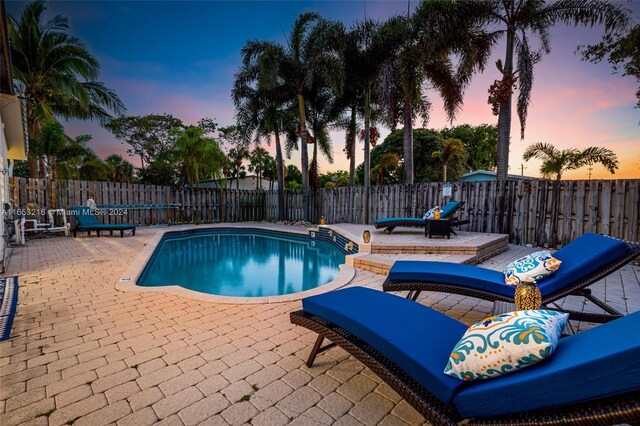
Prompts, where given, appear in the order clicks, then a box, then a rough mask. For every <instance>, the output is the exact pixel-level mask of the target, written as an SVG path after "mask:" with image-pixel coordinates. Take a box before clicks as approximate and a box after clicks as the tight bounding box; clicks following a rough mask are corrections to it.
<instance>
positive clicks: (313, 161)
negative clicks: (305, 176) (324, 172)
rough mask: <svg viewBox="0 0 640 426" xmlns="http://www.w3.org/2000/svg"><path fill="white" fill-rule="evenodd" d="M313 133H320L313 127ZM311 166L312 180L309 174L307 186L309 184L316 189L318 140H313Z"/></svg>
mask: <svg viewBox="0 0 640 426" xmlns="http://www.w3.org/2000/svg"><path fill="white" fill-rule="evenodd" d="M313 134H314V135H319V134H320V133H319V132H317V129H315V128H314V129H313ZM311 168H312V169H313V170H312V171H310V173H313V180H312V179H311V176H309V184H310V185H309V186H311V187H312V188H313V189H314V190H315V189H318V175H319V170H318V141H317V140H314V141H313V157H311Z"/></svg>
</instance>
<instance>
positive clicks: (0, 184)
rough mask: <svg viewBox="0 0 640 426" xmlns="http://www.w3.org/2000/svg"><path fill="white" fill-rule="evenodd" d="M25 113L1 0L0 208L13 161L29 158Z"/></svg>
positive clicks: (0, 231)
mask: <svg viewBox="0 0 640 426" xmlns="http://www.w3.org/2000/svg"><path fill="white" fill-rule="evenodd" d="M25 117H26V114H25V110H24V106H23V102H22V99H21V98H20V97H18V95H17V94H16V92H15V89H14V83H13V73H12V71H11V54H10V49H9V37H8V35H7V17H6V14H5V5H4V0H0V138H1V140H0V207H2V213H3V217H4V205H5V203H7V202H8V201H9V178H10V177H11V174H12V173H11V172H12V169H13V161H15V160H24V159H25V158H26V150H27V137H26V124H25ZM0 235H1V236H2V237H3V238H2V240H0V262H1V263H0V269H2V270H4V256H5V246H6V236H5V227H4V220H3V218H2V219H0Z"/></svg>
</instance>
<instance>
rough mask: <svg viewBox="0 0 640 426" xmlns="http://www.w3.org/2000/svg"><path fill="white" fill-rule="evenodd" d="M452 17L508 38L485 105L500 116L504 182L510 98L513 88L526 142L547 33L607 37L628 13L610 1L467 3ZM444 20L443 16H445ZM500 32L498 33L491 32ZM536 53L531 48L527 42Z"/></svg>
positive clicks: (478, 0) (457, 5)
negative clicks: (575, 29) (586, 30)
mask: <svg viewBox="0 0 640 426" xmlns="http://www.w3.org/2000/svg"><path fill="white" fill-rule="evenodd" d="M453 10H455V12H454V15H456V16H457V17H461V16H465V17H467V18H473V19H475V20H476V22H479V23H481V24H482V25H484V26H485V27H486V28H489V29H491V31H493V33H494V34H495V35H497V36H505V37H506V52H505V56H504V60H498V61H497V62H496V66H497V68H498V71H499V72H500V74H501V78H500V79H499V80H496V81H495V82H494V84H493V85H492V86H491V89H490V97H489V101H490V103H491V104H492V106H493V111H494V114H496V115H498V161H497V179H498V180H506V178H507V169H508V165H509V142H510V135H511V107H512V105H511V98H512V94H513V91H514V88H515V86H516V83H517V87H518V100H517V106H516V110H517V114H518V117H519V119H520V137H521V138H524V131H525V125H526V120H527V112H528V108H529V103H530V100H531V89H532V85H533V67H534V65H535V64H536V63H538V62H539V61H540V60H541V59H542V56H543V55H544V54H548V53H549V52H550V50H551V44H550V33H549V30H550V28H552V27H553V26H555V25H557V24H565V25H571V24H573V25H574V26H578V25H583V26H594V25H602V24H604V27H605V32H606V33H610V32H611V31H613V30H615V29H619V28H622V27H624V26H626V25H627V22H628V14H627V11H626V10H625V9H624V8H623V7H622V6H620V5H616V4H613V3H612V2H610V1H609V0H556V1H552V2H543V1H539V0H467V1H464V2H456V3H455V8H454V9H453ZM445 18H447V16H445ZM495 28H500V29H497V30H496V29H495ZM532 36H536V37H537V38H538V39H539V41H540V45H541V47H540V49H535V48H534V47H533V46H532V45H531V37H532Z"/></svg>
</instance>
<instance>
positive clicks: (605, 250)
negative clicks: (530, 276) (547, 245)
mask: <svg viewBox="0 0 640 426" xmlns="http://www.w3.org/2000/svg"><path fill="white" fill-rule="evenodd" d="M628 252H629V247H628V246H627V245H626V244H625V243H624V242H622V241H620V240H616V239H615V238H610V237H605V236H603V235H598V234H593V233H590V232H589V233H586V234H584V235H581V236H580V237H578V238H576V239H575V240H573V241H572V242H570V243H569V244H567V245H566V246H564V247H562V248H561V249H560V250H558V251H556V252H555V253H553V256H554V257H555V258H556V259H558V260H560V261H561V262H562V266H561V267H560V268H559V269H558V270H557V271H556V272H555V273H554V274H553V275H551V276H550V277H548V278H545V279H543V280H541V281H539V282H538V287H539V288H540V292H541V293H542V297H545V296H547V295H548V294H551V293H553V292H555V291H558V290H559V289H561V288H562V287H564V286H566V285H567V284H568V283H573V282H576V281H577V280H578V279H580V278H583V277H586V276H588V275H590V274H592V273H593V272H595V271H597V270H598V269H600V268H602V267H604V266H606V265H608V264H609V263H611V262H613V261H614V260H616V259H619V258H620V257H622V256H624V255H625V254H627V253H628Z"/></svg>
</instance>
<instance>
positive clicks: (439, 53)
mask: <svg viewBox="0 0 640 426" xmlns="http://www.w3.org/2000/svg"><path fill="white" fill-rule="evenodd" d="M453 8H454V3H453V2H451V1H449V2H447V1H424V2H422V3H421V4H420V6H419V7H418V9H417V10H416V13H415V14H414V15H413V16H407V17H403V16H397V17H394V18H391V19H390V20H389V21H387V23H386V24H385V27H384V29H383V31H384V32H386V33H387V34H390V35H389V36H388V37H389V38H391V39H392V42H391V45H393V49H392V52H393V54H392V56H391V58H390V59H389V60H388V61H387V62H386V63H385V64H384V65H383V68H382V71H381V77H380V78H381V81H382V84H381V98H382V103H383V105H384V108H385V110H386V113H387V122H388V124H389V125H390V126H391V127H392V128H395V126H396V124H397V123H398V122H400V121H402V122H403V124H404V173H405V176H404V182H405V183H409V184H412V183H413V182H414V164H413V119H414V118H415V117H416V116H421V117H422V119H423V122H424V124H426V123H427V121H428V120H429V113H430V109H431V102H430V101H429V99H428V97H427V96H425V94H424V91H423V89H424V88H425V83H428V84H429V86H430V87H432V88H433V89H435V91H436V92H438V94H439V95H440V96H441V97H442V99H443V101H444V109H445V112H446V114H447V117H448V118H449V120H450V121H453V119H454V118H455V115H456V112H457V111H458V109H459V108H460V107H461V106H462V100H463V94H464V89H465V88H466V86H467V85H468V84H469V82H470V81H471V76H472V75H473V74H474V73H475V72H476V70H482V69H484V65H485V64H486V61H487V59H488V57H489V53H490V48H491V46H492V45H493V43H494V41H495V37H494V36H492V35H491V34H487V33H486V32H484V31H483V30H482V29H481V28H480V25H479V24H477V23H474V22H473V21H471V20H469V19H467V18H466V17H460V18H458V19H457V20H452V19H451V20H450V19H443V16H445V14H448V16H450V15H451V10H453ZM451 55H457V56H458V57H459V61H458V65H457V67H454V65H453V63H452V61H451V59H450V56H451Z"/></svg>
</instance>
